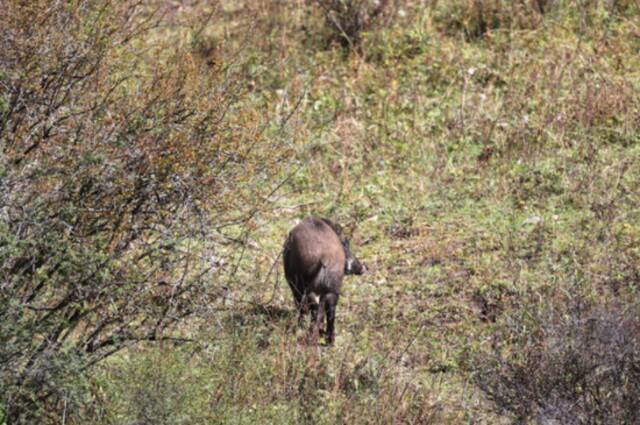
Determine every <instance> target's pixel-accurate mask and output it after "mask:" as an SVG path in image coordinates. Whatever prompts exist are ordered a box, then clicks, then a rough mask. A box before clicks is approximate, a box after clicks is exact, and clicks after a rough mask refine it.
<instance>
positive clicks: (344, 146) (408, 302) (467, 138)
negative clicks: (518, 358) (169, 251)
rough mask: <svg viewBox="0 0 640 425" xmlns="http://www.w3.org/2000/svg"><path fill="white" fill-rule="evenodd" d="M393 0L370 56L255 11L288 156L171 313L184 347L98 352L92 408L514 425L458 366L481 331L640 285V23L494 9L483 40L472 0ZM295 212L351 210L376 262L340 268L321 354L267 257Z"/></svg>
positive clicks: (268, 87)
mask: <svg viewBox="0 0 640 425" xmlns="http://www.w3.org/2000/svg"><path fill="white" fill-rule="evenodd" d="M267 3H268V4H270V5H271V3H269V2H267ZM407 3H409V4H408V5H407V11H408V12H407V16H406V17H405V18H397V19H395V20H394V21H393V23H392V24H391V25H389V26H386V27H383V28H378V29H375V30H372V31H370V32H368V33H366V34H365V35H364V42H363V43H364V44H363V54H362V55H357V54H354V53H346V54H345V53H344V52H343V51H342V49H341V48H340V47H338V46H325V45H323V38H322V37H320V36H319V35H317V34H319V32H318V31H321V30H322V25H323V24H322V22H323V21H322V19H321V18H320V17H319V16H318V14H317V13H312V12H309V11H306V12H304V11H301V10H299V9H296V7H295V6H290V7H287V6H282V5H280V6H277V5H271V6H270V9H269V10H268V11H262V12H260V11H259V10H254V11H253V12H255V13H256V14H257V17H256V20H255V27H254V32H255V37H254V38H250V39H251V43H250V44H248V45H247V46H246V47H245V48H246V49H250V53H251V54H253V55H254V56H255V58H256V59H255V67H256V68H255V70H254V71H255V72H256V74H255V79H254V84H255V89H254V90H253V91H252V92H251V94H250V97H249V99H248V100H247V102H248V104H249V105H250V106H251V108H254V109H255V110H256V111H257V112H256V114H257V116H259V115H260V114H266V115H268V116H269V117H271V118H275V120H274V122H278V120H277V118H279V117H282V118H284V117H286V116H288V114H289V113H290V112H291V111H293V112H292V115H291V118H290V120H289V121H288V122H287V124H286V126H285V127H284V128H281V127H279V126H272V127H270V128H267V129H266V130H265V137H267V138H269V137H288V138H289V140H290V142H289V143H290V146H291V148H292V151H293V152H296V153H297V155H298V156H297V157H296V159H295V161H293V162H294V163H297V164H298V165H299V166H300V167H301V168H300V170H299V171H298V172H297V173H296V174H295V175H294V176H293V177H292V178H291V179H289V181H288V183H287V184H286V185H284V186H283V187H282V188H281V189H280V190H279V191H278V192H277V193H276V195H274V197H275V198H276V200H275V202H274V203H273V205H274V207H273V208H272V209H271V210H268V211H264V212H262V213H260V214H258V215H257V217H256V219H255V223H253V224H252V230H251V232H250V233H249V243H248V244H247V247H246V249H244V250H243V255H242V257H240V256H239V254H238V258H239V259H238V268H237V272H236V273H235V274H233V276H232V277H231V278H229V280H228V281H227V280H226V279H227V278H226V277H223V278H221V280H222V281H221V284H224V285H227V286H228V287H229V292H228V296H227V298H226V299H224V300H223V299H222V298H220V299H217V300H214V301H213V302H212V304H211V306H210V307H211V311H208V312H203V313H202V314H201V315H200V317H199V318H198V319H197V320H196V321H194V323H192V324H190V327H189V328H188V329H183V331H184V332H185V333H187V334H189V335H190V336H191V337H193V338H195V339H197V340H198V342H197V343H193V344H186V345H184V346H180V347H173V346H162V347H158V346H153V347H146V348H144V349H143V348H140V349H132V350H129V351H127V352H123V353H121V354H119V355H118V356H116V357H114V358H113V359H112V360H110V361H109V362H107V363H105V364H104V365H102V366H101V367H100V369H99V370H98V373H97V377H96V378H95V379H96V381H97V382H98V383H101V384H100V385H101V387H100V388H101V389H100V391H99V393H100V394H102V396H103V397H104V399H103V405H104V409H105V412H106V413H104V416H103V417H102V419H101V420H104V421H105V423H108V422H109V421H112V422H111V423H133V422H132V421H133V420H135V418H138V419H139V418H140V417H141V416H140V415H145V414H149V415H151V416H152V417H154V418H155V419H154V420H153V423H172V424H176V423H185V424H186V423H227V424H245V423H246V424H249V423H278V424H288V423H291V424H294V423H306V422H313V423H326V424H333V423H393V422H394V421H395V422H396V423H402V422H411V421H414V422H415V423H424V422H428V421H432V422H433V423H456V424H457V423H487V424H489V423H499V421H503V422H509V421H510V418H508V417H498V416H496V414H495V413H494V412H493V409H492V408H491V405H490V404H489V403H488V402H487V401H486V400H485V399H484V398H483V396H482V395H481V393H480V392H479V390H478V389H477V388H475V386H474V384H473V379H472V378H473V374H474V373H475V368H474V365H475V360H474V359H475V356H476V355H478V353H481V352H483V351H486V350H488V349H490V346H491V336H492V335H493V332H494V331H495V329H496V328H499V327H501V326H503V325H504V323H505V321H508V320H509V318H510V317H511V316H513V315H515V314H516V313H517V312H519V311H523V310H524V311H526V310H527V309H532V310H535V309H537V308H539V307H540V306H543V305H547V304H549V303H552V302H554V300H555V299H556V298H557V297H558V295H559V294H570V295H571V296H573V297H586V298H594V299H598V297H609V296H612V294H619V293H620V292H622V293H625V294H631V296H633V294H635V292H636V290H637V285H638V283H639V282H638V274H637V273H638V271H637V270H638V269H637V267H638V264H640V263H639V261H640V227H639V226H638V223H640V208H639V207H640V191H639V190H638V187H637V184H638V181H640V143H639V142H640V96H638V94H639V93H640V92H639V90H640V72H639V71H638V70H640V56H639V55H638V54H637V53H638V51H639V49H640V37H639V36H638V28H639V27H638V20H637V18H635V17H634V15H633V14H632V13H630V12H629V14H626V15H625V14H624V13H622V12H620V13H618V15H617V16H613V15H611V14H607V13H605V8H604V7H603V6H602V7H600V6H594V7H593V8H585V11H584V14H583V15H580V14H579V13H578V12H573V11H572V9H571V8H572V7H573V6H566V7H565V6H558V7H557V9H558V10H556V11H555V12H553V13H551V12H550V13H549V15H546V16H545V17H544V18H540V22H538V21H536V22H528V21H527V22H525V21H522V22H520V21H517V19H516V18H513V20H512V21H508V22H504V21H501V19H504V18H505V17H506V16H507V15H509V9H508V6H502V7H503V9H500V10H498V11H497V12H495V13H496V14H497V15H496V16H497V18H496V21H495V23H496V25H497V27H496V28H494V29H493V30H491V31H489V33H487V34H485V35H483V36H479V35H477V34H476V31H475V30H474V29H473V28H471V27H469V26H473V25H474V23H473V22H472V21H469V20H468V19H467V18H468V17H469V16H473V15H472V12H470V11H469V8H471V6H470V4H471V2H462V1H458V2H455V5H456V6H455V7H456V8H457V9H446V7H447V6H444V4H443V2H440V4H441V5H440V6H438V8H436V9H433V8H431V7H426V6H418V5H417V4H416V5H413V4H411V2H407ZM416 3H418V2H416ZM444 3H446V2H444ZM629 7H630V8H633V6H629ZM443 8H445V9H446V10H443ZM456 13H457V14H456ZM449 15H450V17H448V16H449ZM516 17H517V16H516ZM225 19H227V21H226V22H224V24H225V25H228V26H229V28H231V29H230V31H240V30H239V29H238V28H237V27H235V26H234V25H235V24H236V23H237V22H235V21H234V19H240V18H237V15H234V14H229V15H226V18H225ZM465 25H466V26H467V27H469V28H471V29H469V28H467V29H466V30H465V28H466V27H465ZM461 26H462V27H463V28H461ZM474 28H475V27H474ZM216 30H217V29H215V28H212V29H211V31H212V32H214V31H216ZM294 165H295V164H294ZM286 171H287V170H283V172H286ZM307 214H317V215H321V216H329V217H332V218H334V219H335V220H336V221H338V222H340V223H342V224H343V225H346V226H347V227H348V228H349V226H352V225H353V226H355V231H354V232H353V235H352V238H353V242H352V245H353V249H354V251H355V252H356V254H357V255H358V256H359V258H360V259H361V260H363V261H364V262H365V263H366V264H367V266H368V268H369V272H368V273H367V274H366V275H364V276H362V277H349V278H347V279H346V280H345V285H344V293H343V295H342V297H341V299H340V304H339V306H338V318H337V332H338V333H337V340H336V344H335V346H334V347H331V348H327V347H308V346H306V345H305V344H303V343H301V342H300V340H301V338H302V337H303V335H304V330H300V329H296V327H295V325H294V324H295V315H294V313H293V303H292V300H291V296H290V293H289V290H288V288H287V285H286V283H285V282H284V280H283V277H282V272H281V266H280V264H279V262H280V258H279V252H280V249H281V245H282V242H283V240H284V237H285V235H286V232H287V230H288V229H289V228H290V227H291V226H292V225H293V224H294V223H295V221H296V220H297V219H298V218H300V217H303V216H305V215H307ZM274 262H275V263H277V264H276V266H275V269H274V270H273V271H271V270H272V266H273V264H274ZM234 270H235V269H234ZM229 271H231V266H229ZM270 271H271V272H270ZM274 287H275V292H274ZM272 295H273V298H272ZM254 303H255V304H258V305H262V306H265V305H267V306H268V309H267V310H263V309H261V308H260V307H256V306H255V305H254ZM267 303H268V304H267ZM136 397H138V398H136ZM141 399H142V400H146V402H145V403H147V404H144V403H139V402H138V401H137V400H141ZM141 406H145V407H144V408H147V409H148V411H143V410H144V409H143V407H141ZM145 412H146V413H145ZM153 415H156V416H153Z"/></svg>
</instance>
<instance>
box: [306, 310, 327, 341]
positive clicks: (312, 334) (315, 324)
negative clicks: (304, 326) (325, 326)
mask: <svg viewBox="0 0 640 425" xmlns="http://www.w3.org/2000/svg"><path fill="white" fill-rule="evenodd" d="M311 309H312V310H311V317H312V320H311V328H310V329H309V343H310V344H314V345H315V344H317V343H318V334H319V333H320V325H321V324H322V322H323V321H324V316H325V306H324V303H322V302H319V303H318V302H316V303H313V304H312V305H311Z"/></svg>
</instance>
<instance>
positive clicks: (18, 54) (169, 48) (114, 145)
mask: <svg viewBox="0 0 640 425" xmlns="http://www.w3.org/2000/svg"><path fill="white" fill-rule="evenodd" d="M3 10H4V12H3V13H2V16H1V17H0V28H1V29H0V151H1V156H0V341H2V343H0V382H1V384H0V412H2V410H3V409H5V410H6V411H5V412H4V415H6V419H5V420H6V421H7V422H8V423H19V422H21V421H22V422H25V421H29V420H34V419H33V418H36V417H40V420H42V418H41V416H42V415H44V416H46V415H47V414H50V413H51V414H52V412H56V411H59V407H60V406H61V403H67V402H69V400H70V397H69V396H68V394H65V382H69V381H70V380H72V379H73V378H74V377H75V376H77V375H78V373H80V372H81V371H83V370H85V369H86V368H88V367H90V366H91V365H93V364H95V363H96V362H98V361H100V360H101V359H103V358H105V357H107V356H109V355H110V354H112V353H114V352H116V351H118V350H119V349H121V348H122V347H124V346H126V345H127V344H130V343H131V342H136V341H144V340H161V339H174V338H176V337H175V335H173V333H172V329H173V328H172V327H173V326H174V325H175V324H177V323H179V322H180V321H182V320H183V319H184V318H186V317H189V316H190V315H191V314H193V313H194V311H196V310H197V309H198V308H200V307H201V306H203V305H205V303H207V302H210V301H211V300H212V299H215V297H216V294H217V293H218V291H219V286H220V283H219V282H216V279H215V275H216V272H217V271H219V269H221V268H222V267H223V265H224V255H223V254H222V253H220V252H219V251H218V250H217V249H216V241H221V240H222V241H224V239H223V238H222V236H219V235H218V236H216V235H215V233H216V229H219V228H222V227H224V226H225V225H231V224H236V225H238V224H239V225H241V224H242V223H244V222H246V221H247V220H248V219H250V218H251V217H252V215H253V214H255V212H256V211H257V209H259V208H260V206H261V205H263V203H264V197H263V196H262V192H264V194H265V195H268V194H269V192H270V191H271V189H272V187H275V183H276V174H277V172H273V171H271V169H270V168H269V167H270V166H271V164H272V163H273V162H274V161H276V160H278V159H279V158H277V155H280V154H281V152H280V151H279V150H278V147H277V145H276V144H275V143H273V141H272V142H271V145H270V146H269V149H266V150H263V149H261V146H260V145H259V142H260V139H259V137H260V136H259V133H258V131H256V127H257V125H258V124H259V122H257V121H256V122H252V123H249V124H247V123H244V124H247V125H246V127H245V128H242V127H240V125H242V124H243V123H242V122H241V120H242V119H243V118H242V116H241V114H240V113H238V110H237V105H238V100H239V99H240V98H241V97H242V95H243V91H244V90H245V89H244V86H243V84H244V83H243V82H242V81H241V80H240V79H239V77H238V72H239V71H237V69H236V68H238V67H239V66H240V62H241V59H240V57H239V56H238V55H236V57H235V58H234V62H231V61H230V62H229V63H224V62H219V63H217V64H215V65H214V64H209V63H207V62H206V61H203V60H202V58H201V57H200V56H199V52H198V51H197V49H191V48H190V47H191V46H194V42H193V41H192V42H191V43H189V42H188V39H187V40H186V41H184V40H180V39H176V38H174V39H169V38H167V39H164V40H161V41H159V42H155V43H154V42H150V41H149V40H153V39H154V34H158V32H159V31H160V29H161V27H160V23H163V22H164V24H166V22H167V21H166V20H164V21H163V20H162V19H163V15H162V12H163V9H162V8H155V9H154V8H151V7H149V5H148V4H144V3H142V2H136V1H125V2H120V1H109V0H92V1H82V2H66V1H49V0H41V1H34V2H20V1H10V2H9V4H7V5H3ZM206 23H207V22H205V21H202V20H200V21H193V22H190V25H191V26H190V28H191V32H190V33H189V34H188V37H190V39H191V40H196V39H197V33H198V30H199V28H200V26H201V25H204V24H206ZM155 37H156V38H158V37H159V36H158V35H156V36H155ZM196 41H197V40H196ZM234 67H236V68H234ZM1 417H2V413H0V418H1ZM0 422H2V421H1V420H0Z"/></svg>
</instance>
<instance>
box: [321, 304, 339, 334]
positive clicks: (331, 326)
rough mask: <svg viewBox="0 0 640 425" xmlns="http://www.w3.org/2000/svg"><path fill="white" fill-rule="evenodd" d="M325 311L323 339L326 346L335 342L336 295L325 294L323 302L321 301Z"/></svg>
mask: <svg viewBox="0 0 640 425" xmlns="http://www.w3.org/2000/svg"><path fill="white" fill-rule="evenodd" d="M320 304H322V305H324V306H325V309H326V311H327V333H326V335H325V339H326V342H327V345H333V342H334V340H335V320H336V306H337V305H338V295H337V294H326V295H325V296H324V300H322V301H321V303H320Z"/></svg>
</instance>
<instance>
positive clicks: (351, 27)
mask: <svg viewBox="0 0 640 425" xmlns="http://www.w3.org/2000/svg"><path fill="white" fill-rule="evenodd" d="M314 4H316V5H317V6H318V7H319V8H320V9H321V10H322V13H323V15H324V19H325V22H326V25H327V27H328V28H329V29H330V34H331V35H330V37H329V39H330V41H337V42H339V43H340V44H341V45H342V47H344V48H350V49H355V50H357V51H359V50H360V48H361V43H362V33H363V32H364V31H367V30H369V29H371V28H373V26H374V25H375V24H377V23H380V22H382V21H383V20H384V18H385V17H386V18H388V17H389V16H390V15H391V10H392V7H390V6H391V1H390V0H314Z"/></svg>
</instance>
